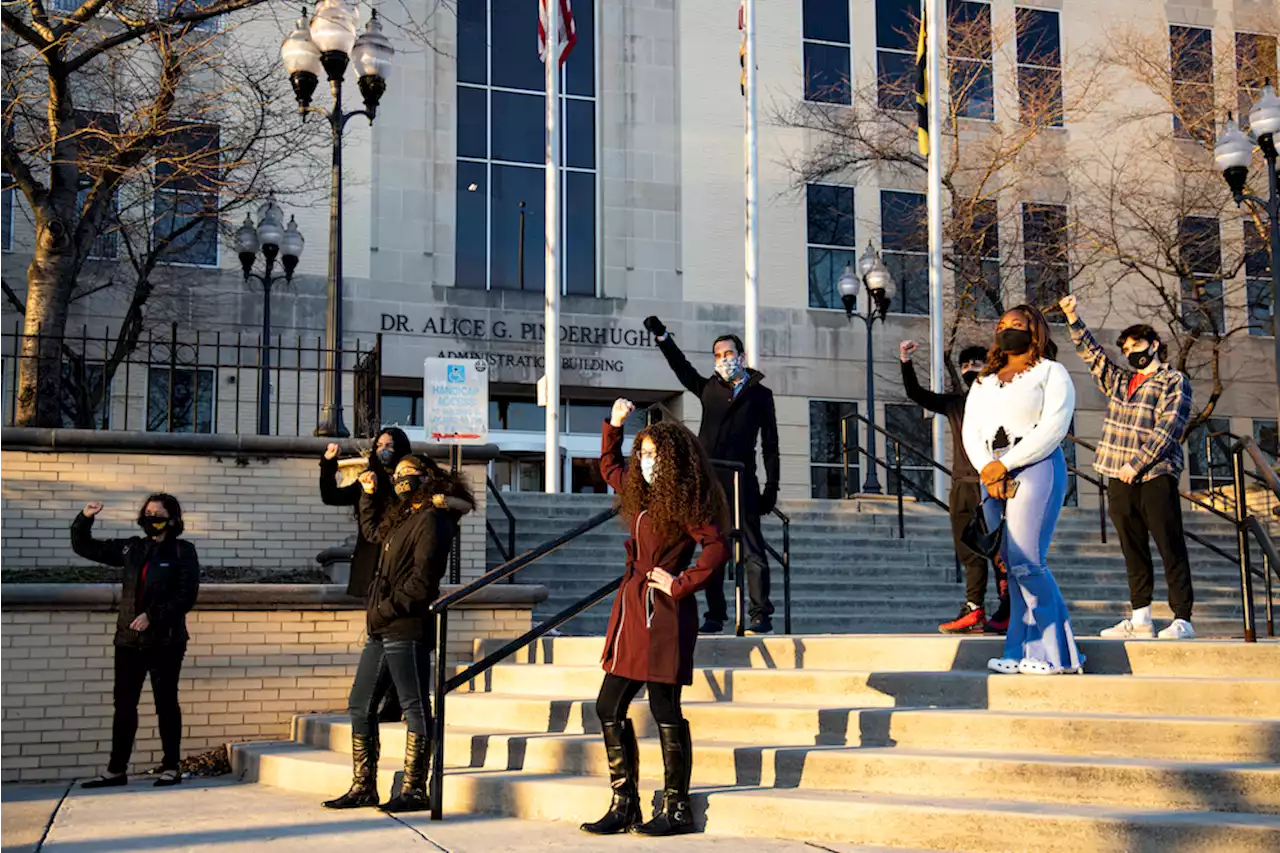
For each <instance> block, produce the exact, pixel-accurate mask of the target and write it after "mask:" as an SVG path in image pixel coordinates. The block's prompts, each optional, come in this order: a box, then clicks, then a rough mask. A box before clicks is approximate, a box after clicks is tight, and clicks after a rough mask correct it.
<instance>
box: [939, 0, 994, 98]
mask: <svg viewBox="0 0 1280 853" xmlns="http://www.w3.org/2000/svg"><path fill="white" fill-rule="evenodd" d="M948 6H949V10H948V16H947V17H948V28H947V54H948V57H947V58H948V66H947V70H948V74H949V88H950V91H951V103H952V108H953V109H954V111H955V114H956V115H957V116H962V117H964V118H980V119H994V118H995V117H996V101H995V73H994V71H993V70H992V63H991V5H990V4H989V3H985V2H981V3H980V2H975V0H951V2H950V3H949V4H948Z"/></svg>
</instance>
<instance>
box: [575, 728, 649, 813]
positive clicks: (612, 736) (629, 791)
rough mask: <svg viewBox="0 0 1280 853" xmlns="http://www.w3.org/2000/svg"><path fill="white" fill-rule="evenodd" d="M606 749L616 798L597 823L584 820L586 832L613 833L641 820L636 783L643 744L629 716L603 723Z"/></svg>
mask: <svg viewBox="0 0 1280 853" xmlns="http://www.w3.org/2000/svg"><path fill="white" fill-rule="evenodd" d="M601 730H602V731H603V733H604V751H605V755H606V756H608V759H609V784H610V786H612V787H613V802H612V803H610V804H609V811H607V812H605V815H604V817H602V818H600V819H599V820H598V821H596V822H595V823H584V824H583V825H582V831H583V832H589V833H591V834H592V835H614V834H616V833H619V832H626V831H627V830H628V829H629V828H631V827H632V826H635V825H636V824H637V823H639V822H640V816H641V815H640V791H639V790H638V788H637V787H636V785H637V779H638V777H639V775H640V748H639V746H637V745H636V730H635V727H634V726H632V724H631V721H630V720H625V721H623V722H621V723H602V724H601Z"/></svg>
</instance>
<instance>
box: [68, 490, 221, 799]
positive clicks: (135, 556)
mask: <svg viewBox="0 0 1280 853" xmlns="http://www.w3.org/2000/svg"><path fill="white" fill-rule="evenodd" d="M101 511H102V503H101V502H99V501H90V502H89V503H87V504H85V507H84V510H83V511H82V512H81V513H80V514H79V515H77V516H76V519H75V521H73V522H71V547H72V549H73V550H74V551H75V552H76V553H77V554H78V555H80V556H81V557H83V558H85V559H86V560H92V561H94V562H95V563H102V564H104V565H107V566H116V567H118V568H120V569H123V572H122V576H121V584H122V586H121V593H120V613H119V615H118V616H117V617H116V636H115V650H116V656H115V717H114V719H113V721H112V724H111V759H110V761H109V762H108V763H107V772H106V773H105V774H103V775H102V776H98V777H96V778H94V779H90V780H89V781H87V782H84V783H83V784H81V786H80V787H82V788H109V787H115V786H117V785H124V784H126V783H127V782H128V781H129V777H128V776H127V775H126V773H127V771H128V769H129V756H130V754H131V753H132V752H133V739H134V736H135V735H136V734H137V732H138V699H139V698H140V697H141V695H142V682H143V680H144V679H145V678H146V677H147V675H150V676H151V693H152V695H153V696H154V697H155V706H156V716H157V717H158V718H159V722H160V742H161V744H162V746H163V748H164V759H163V761H162V762H161V764H160V774H159V778H157V779H156V783H155V784H156V786H157V787H166V786H169V785H177V784H178V783H179V782H181V781H182V774H181V773H180V772H179V769H178V761H179V759H180V758H181V742H182V709H181V708H180V707H179V705H178V677H179V675H180V674H181V672H182V658H183V657H184V656H185V655H186V652H187V620H186V615H187V611H188V610H190V609H191V608H192V606H193V605H194V604H195V603H196V594H197V593H198V592H199V590H200V562H199V560H198V559H197V557H196V549H195V546H194V545H192V544H191V543H190V542H187V541H185V540H183V539H180V538H179V537H180V536H182V530H183V524H182V506H181V505H180V504H179V503H178V500H177V498H175V497H173V496H172V495H165V494H155V495H152V496H151V497H149V498H147V499H146V501H145V502H144V503H143V505H142V510H141V512H139V513H138V526H139V527H141V528H142V533H143V535H142V536H131V537H130V538H128V539H94V538H93V534H92V533H91V532H90V531H91V530H92V529H93V519H94V517H95V516H96V515H97V514H98V513H99V512H101Z"/></svg>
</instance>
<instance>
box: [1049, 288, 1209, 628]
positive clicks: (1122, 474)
mask: <svg viewBox="0 0 1280 853" xmlns="http://www.w3.org/2000/svg"><path fill="white" fill-rule="evenodd" d="M1060 305H1061V307H1062V311H1063V313H1064V314H1066V315H1067V322H1069V323H1070V324H1071V326H1070V329H1071V340H1072V341H1073V342H1074V343H1075V345H1076V351H1077V352H1078V353H1079V354H1080V357H1081V358H1082V359H1084V362H1085V364H1087V365H1089V370H1090V372H1091V373H1092V374H1093V378H1094V381H1095V382H1097V384H1098V387H1099V388H1100V389H1101V390H1102V393H1103V394H1105V395H1107V417H1106V420H1105V421H1104V422H1103V424H1102V439H1101V440H1100V441H1099V442H1098V452H1097V455H1096V456H1095V458H1094V460H1093V467H1094V469H1095V470H1096V471H1097V472H1098V473H1099V474H1101V475H1103V476H1104V477H1107V478H1108V479H1107V500H1108V503H1109V504H1110V511H1111V521H1112V523H1113V524H1114V525H1115V527H1116V533H1117V534H1118V535H1119V537H1120V549H1121V550H1122V551H1123V552H1124V561H1125V567H1126V569H1127V570H1128V575H1129V601H1130V604H1132V605H1133V615H1132V616H1131V617H1130V618H1128V619H1125V620H1124V621H1122V622H1121V623H1120V624H1119V625H1116V626H1115V627H1114V628H1108V629H1106V630H1105V631H1103V632H1102V636H1104V637H1122V638H1126V639H1129V638H1151V637H1155V636H1157V635H1156V631H1155V626H1154V625H1153V624H1152V622H1151V593H1152V588H1153V586H1154V583H1155V572H1154V569H1153V567H1152V563H1151V546H1150V544H1149V542H1148V537H1149V536H1150V537H1153V538H1154V539H1155V540H1156V547H1157V548H1158V549H1159V550H1160V560H1161V562H1163V563H1164V576H1165V581H1166V582H1167V583H1168V586H1169V607H1170V608H1171V609H1172V610H1173V616H1174V619H1173V622H1172V624H1170V625H1169V626H1168V627H1167V628H1165V629H1164V630H1163V631H1161V632H1160V633H1159V637H1160V639H1162V640H1190V639H1193V638H1194V637H1195V635H1196V632H1195V629H1194V628H1193V627H1192V626H1191V606H1192V603H1193V601H1194V594H1193V592H1192V589H1191V564H1190V562H1189V560H1188V559H1187V542H1186V539H1185V537H1184V536H1183V532H1182V506H1181V504H1180V503H1179V498H1178V478H1179V476H1180V475H1181V474H1182V465H1183V454H1182V439H1183V436H1184V435H1185V434H1186V431H1187V421H1188V420H1189V419H1190V417H1191V382H1190V381H1189V380H1188V379H1187V377H1186V375H1185V374H1183V373H1182V372H1180V371H1178V370H1175V369H1174V368H1173V367H1171V366H1169V365H1168V364H1166V363H1165V362H1164V361H1162V360H1161V355H1162V354H1163V353H1162V351H1161V350H1162V347H1161V343H1160V336H1159V335H1158V334H1157V333H1156V331H1155V329H1153V328H1151V327H1150V326H1148V325H1146V324H1138V325H1133V326H1130V327H1129V328H1127V329H1125V330H1124V331H1123V332H1121V333H1120V337H1119V338H1117V339H1116V345H1117V346H1119V347H1120V350H1121V352H1123V353H1124V356H1125V358H1126V359H1127V360H1128V362H1129V367H1130V368H1132V369H1127V368H1124V367H1121V366H1120V365H1118V364H1116V363H1115V362H1114V361H1112V360H1111V359H1110V358H1108V357H1107V354H1106V352H1105V351H1104V350H1103V349H1102V347H1101V346H1100V345H1099V344H1098V342H1097V340H1095V339H1094V337H1093V335H1092V334H1090V333H1089V330H1088V329H1087V328H1086V327H1085V324H1084V321H1083V320H1081V319H1080V315H1079V314H1078V313H1076V298H1075V297H1074V296H1067V297H1066V298H1064V299H1063V300H1062V302H1061V303H1060Z"/></svg>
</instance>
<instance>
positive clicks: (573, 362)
mask: <svg viewBox="0 0 1280 853" xmlns="http://www.w3.org/2000/svg"><path fill="white" fill-rule="evenodd" d="M439 357H440V358H465V359H469V360H472V361H485V362H487V363H488V364H489V366H490V367H493V368H495V369H496V368H502V367H507V368H535V369H537V370H542V367H543V365H544V364H546V360H545V359H544V358H543V357H542V356H540V355H513V354H512V353H502V352H476V351H459V350H443V351H441V352H440V355H439ZM623 368H624V365H623V362H622V360H621V359H614V358H593V357H590V356H574V355H568V356H562V357H561V358H560V369H561V370H576V371H579V372H581V373H621V372H622V371H623Z"/></svg>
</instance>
